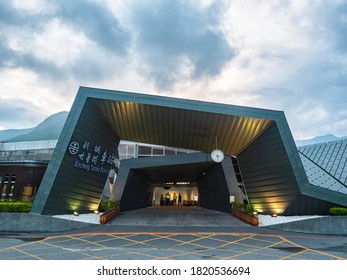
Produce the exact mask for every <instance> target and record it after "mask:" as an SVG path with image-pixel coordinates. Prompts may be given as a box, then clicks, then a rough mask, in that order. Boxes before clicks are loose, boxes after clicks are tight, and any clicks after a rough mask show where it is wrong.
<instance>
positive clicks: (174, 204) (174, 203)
mask: <svg viewBox="0 0 347 280" xmlns="http://www.w3.org/2000/svg"><path fill="white" fill-rule="evenodd" d="M172 199H173V206H174V207H176V204H177V195H176V193H174V194H173V198H172Z"/></svg>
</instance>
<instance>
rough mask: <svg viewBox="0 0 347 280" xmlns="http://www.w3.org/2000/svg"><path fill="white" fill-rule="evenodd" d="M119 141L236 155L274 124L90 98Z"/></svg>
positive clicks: (259, 120)
mask: <svg viewBox="0 0 347 280" xmlns="http://www.w3.org/2000/svg"><path fill="white" fill-rule="evenodd" d="M92 100H93V101H92V102H93V103H94V104H95V105H96V106H97V108H98V109H99V111H100V112H101V114H102V115H103V117H104V118H105V119H106V121H107V122H108V123H109V124H110V126H111V129H113V130H114V132H115V133H116V134H117V135H118V136H119V138H120V139H122V140H128V141H134V142H141V143H150V144H157V145H163V146H169V147H176V148H184V149H191V150H197V151H202V152H211V151H212V150H213V149H215V148H216V140H217V146H218V148H220V149H222V150H223V151H224V152H225V153H227V154H231V155H237V154H239V153H240V152H241V151H242V150H243V149H244V148H245V147H246V146H247V145H248V144H250V143H251V142H252V141H253V140H254V139H255V138H256V137H258V136H259V135H260V134H261V133H262V132H263V131H264V130H265V129H266V128H267V127H268V126H269V125H270V124H271V123H272V122H273V121H271V120H268V119H263V118H255V117H246V116H236V115H228V114H219V113H211V112H204V111H197V110H188V109H181V108H170V107H164V106H157V105H148V104H141V103H136V102H125V101H118V100H103V99H92Z"/></svg>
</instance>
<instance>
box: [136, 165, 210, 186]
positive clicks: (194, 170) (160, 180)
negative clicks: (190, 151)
mask: <svg viewBox="0 0 347 280" xmlns="http://www.w3.org/2000/svg"><path fill="white" fill-rule="evenodd" d="M214 164H215V163H214V162H196V163H191V164H179V165H169V166H159V167H148V168H141V169H138V172H141V173H142V174H144V175H146V177H147V178H148V179H149V180H150V181H151V182H152V183H154V184H164V183H166V182H197V181H198V178H199V177H200V176H203V173H207V172H208V170H209V169H210V168H211V167H212V166H213V165H214Z"/></svg>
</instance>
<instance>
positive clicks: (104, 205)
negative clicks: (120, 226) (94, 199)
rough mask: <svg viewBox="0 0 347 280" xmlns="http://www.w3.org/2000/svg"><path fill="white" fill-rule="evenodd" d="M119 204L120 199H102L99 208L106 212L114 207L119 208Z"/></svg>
mask: <svg viewBox="0 0 347 280" xmlns="http://www.w3.org/2000/svg"><path fill="white" fill-rule="evenodd" d="M118 206H119V201H118V200H108V201H104V200H101V202H100V205H99V210H100V211H101V212H106V211H108V210H110V209H112V208H117V207H118Z"/></svg>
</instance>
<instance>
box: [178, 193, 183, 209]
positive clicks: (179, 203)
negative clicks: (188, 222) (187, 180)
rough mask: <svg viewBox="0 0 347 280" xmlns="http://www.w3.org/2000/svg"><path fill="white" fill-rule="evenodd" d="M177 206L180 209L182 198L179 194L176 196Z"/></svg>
mask: <svg viewBox="0 0 347 280" xmlns="http://www.w3.org/2000/svg"><path fill="white" fill-rule="evenodd" d="M177 206H178V207H180V206H181V207H182V196H181V194H180V193H179V194H178V204H177Z"/></svg>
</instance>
